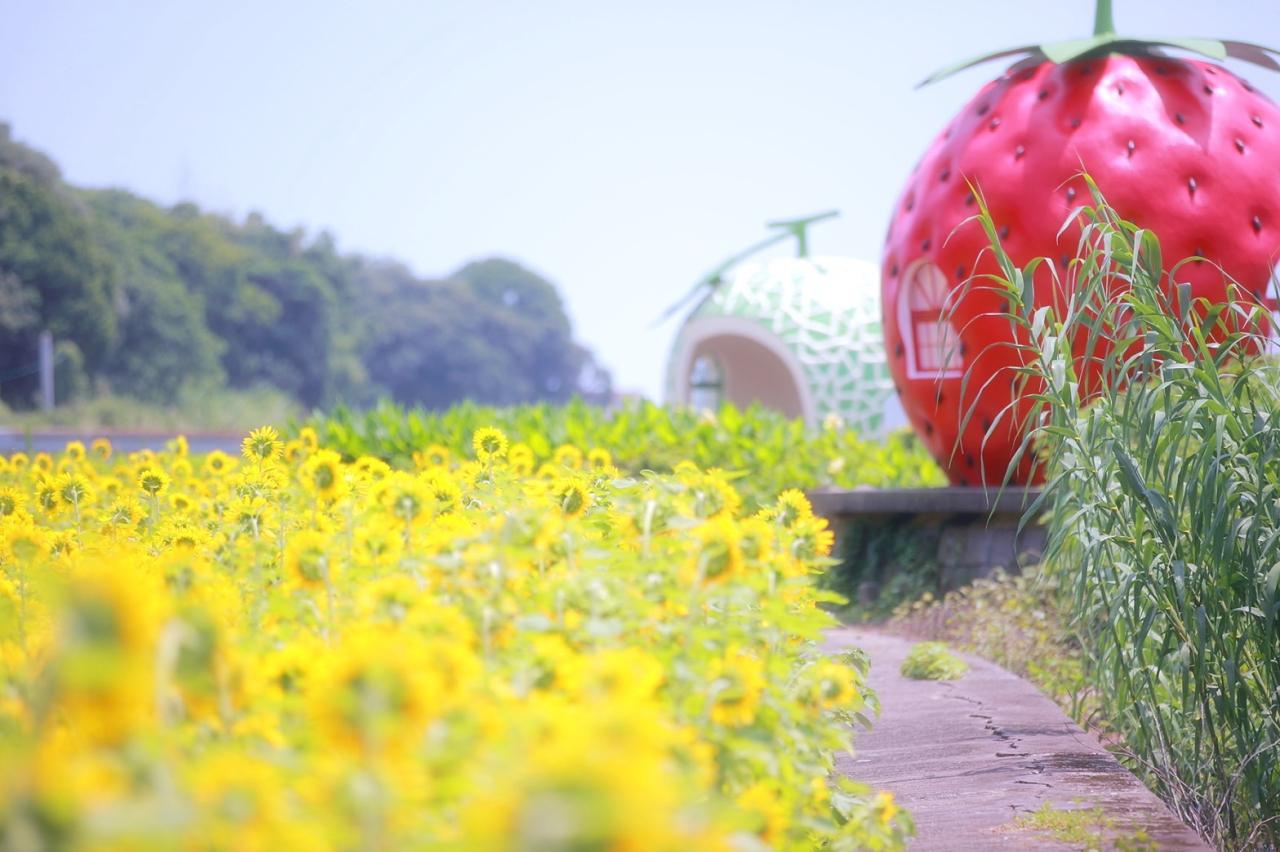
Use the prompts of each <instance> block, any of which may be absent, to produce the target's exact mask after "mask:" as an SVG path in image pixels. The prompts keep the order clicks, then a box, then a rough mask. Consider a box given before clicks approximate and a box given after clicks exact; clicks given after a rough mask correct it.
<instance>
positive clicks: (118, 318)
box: [0, 124, 609, 408]
mask: <svg viewBox="0 0 1280 852" xmlns="http://www.w3.org/2000/svg"><path fill="white" fill-rule="evenodd" d="M44 328H50V329H52V330H53V332H54V335H55V338H56V339H57V340H59V341H64V342H66V343H67V344H69V345H70V346H72V347H74V352H73V353H72V356H71V357H70V360H69V361H67V360H64V361H59V363H58V369H59V370H60V371H62V370H64V369H65V370H73V371H74V370H76V367H75V358H74V354H75V353H78V354H79V355H80V356H81V357H80V359H79V360H80V362H81V364H80V367H81V369H79V370H78V371H76V372H75V374H74V375H72V376H69V377H68V382H66V383H64V384H67V386H68V387H73V388H78V389H79V391H78V392H80V393H84V392H87V389H88V388H89V387H91V386H92V387H95V388H105V389H106V390H107V391H109V392H111V393H115V394H123V395H127V396H131V397H135V398H137V399H139V400H142V401H145V402H150V403H168V402H170V401H172V400H173V399H174V398H175V397H176V396H178V395H179V394H181V393H184V392H185V391H187V390H188V389H190V388H192V387H198V388H203V389H211V388H217V387H222V386H224V385H229V386H230V387H231V388H234V389H238V390H245V389H249V388H254V387H259V386H263V385H268V386H270V387H273V388H277V389H279V390H280V391H283V392H284V393H287V394H288V395H289V396H291V397H292V398H293V399H295V400H297V402H298V403H300V404H301V405H303V406H306V407H318V406H326V405H330V404H333V403H334V402H337V401H346V402H349V403H352V404H356V405H364V404H369V403H372V402H373V401H374V400H376V399H377V398H378V397H380V396H383V395H387V394H389V395H391V396H392V397H394V398H395V399H397V400H399V401H401V402H403V403H406V404H418V405H424V406H427V407H429V408H445V407H447V406H449V405H452V404H453V403H456V402H459V401H461V400H462V399H477V400H480V401H484V402H488V403H494V404H504V405H505V404H515V403H520V402H529V401H534V400H542V399H545V400H552V401H558V402H563V401H565V400H567V399H569V398H570V397H571V396H573V395H574V394H579V393H580V394H584V395H588V396H590V395H593V394H594V395H595V396H597V397H607V396H608V393H609V379H608V374H607V372H605V371H604V370H602V369H601V368H600V367H599V366H598V365H596V364H595V362H594V360H593V359H592V358H591V355H590V353H588V352H587V351H586V350H584V349H583V348H582V347H580V346H578V345H577V344H576V343H574V342H573V339H572V330H571V328H570V324H569V320H568V317H567V316H566V314H565V312H564V307H563V305H562V304H561V302H560V297H559V295H558V294H557V293H556V290H555V288H554V286H552V285H551V284H550V283H548V282H547V281H545V280H543V279H542V278H540V277H539V276H537V275H535V274H534V273H532V272H530V271H528V270H526V269H523V268H522V267H520V266H518V265H517V264H514V263H511V262H510V261H505V260H488V261H481V262H478V263H472V264H469V265H467V266H466V267H464V268H463V269H461V270H459V271H458V273H456V274H455V275H454V276H452V277H451V278H449V279H446V280H444V281H428V280H423V279H421V278H418V277H416V276H414V275H413V274H412V273H410V272H409V271H408V270H406V269H405V268H404V267H403V266H400V265H397V264H393V263H386V262H380V261H373V260H369V259H366V258H362V257H359V256H351V255H342V254H340V253H339V252H338V250H337V248H336V246H335V245H334V242H333V240H332V239H331V238H330V237H329V236H328V235H327V234H320V235H318V236H316V237H308V236H307V235H306V234H305V233H303V232H302V231H301V230H293V231H282V230H279V229H277V228H274V227H272V226H271V225H269V224H267V223H266V222H265V221H264V220H263V218H262V217H261V216H259V215H256V214H253V215H250V216H249V217H247V218H246V219H245V220H244V221H243V222H236V221H233V220H231V219H229V218H227V217H224V216H217V215H213V214H210V213H205V212H202V211H201V210H200V209H199V208H198V207H196V206H195V205H194V204H178V205H176V206H174V207H172V208H164V207H161V206H159V205H156V204H153V203H152V202H149V201H147V200H145V199H142V198H139V197H137V196H135V195H133V194H131V193H129V192H125V191H122V190H92V191H89V190H76V189H74V188H73V187H70V186H67V185H66V184H64V183H63V182H62V180H61V176H60V175H59V174H58V170H57V167H56V166H55V165H54V164H53V163H52V161H50V160H49V159H48V158H47V157H45V156H43V155H42V154H40V153H39V152H37V151H34V150H32V149H30V148H27V147H26V146H23V145H20V144H18V143H16V142H13V141H12V139H11V138H10V135H9V129H8V126H7V125H3V124H0V368H3V369H12V368H15V367H16V368H19V369H21V368H23V367H25V366H28V365H33V364H34V362H35V360H36V344H35V340H36V336H37V335H38V334H39V332H40V330H41V329H44ZM68 351H71V350H68ZM35 385H36V380H35V378H34V377H32V376H23V377H17V378H11V379H10V380H8V381H5V382H4V384H3V385H0V399H3V401H4V402H5V403H7V404H8V405H10V406H12V407H14V408H25V407H29V406H31V405H32V404H33V402H34V393H35ZM60 399H65V397H60Z"/></svg>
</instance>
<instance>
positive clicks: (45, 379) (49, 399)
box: [40, 329, 53, 411]
mask: <svg viewBox="0 0 1280 852" xmlns="http://www.w3.org/2000/svg"><path fill="white" fill-rule="evenodd" d="M40 410H41V411H53V332H52V331H49V330H48V329H45V330H44V331H42V332H40Z"/></svg>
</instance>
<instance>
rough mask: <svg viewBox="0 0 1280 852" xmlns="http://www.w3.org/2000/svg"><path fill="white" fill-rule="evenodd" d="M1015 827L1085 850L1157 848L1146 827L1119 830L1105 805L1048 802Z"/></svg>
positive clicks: (1151, 851) (1148, 850) (1142, 850)
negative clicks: (1060, 805) (1069, 805)
mask: <svg viewBox="0 0 1280 852" xmlns="http://www.w3.org/2000/svg"><path fill="white" fill-rule="evenodd" d="M1010 829H1011V830H1023V831H1035V832H1043V833H1046V834H1048V835H1049V836H1050V837H1052V838H1053V839H1054V840H1056V841H1058V842H1059V843H1067V844H1070V845H1071V846H1072V847H1074V848H1076V849H1079V850H1081V852H1094V850H1102V849H1115V850H1118V852H1154V850H1155V849H1156V845H1155V843H1154V842H1153V841H1152V840H1151V838H1150V837H1149V836H1148V835H1147V833H1146V832H1145V831H1142V830H1141V829H1139V830H1138V831H1135V832H1132V833H1130V834H1120V835H1117V834H1115V829H1116V821H1115V820H1114V819H1112V818H1111V817H1108V816H1107V815H1106V814H1105V813H1104V812H1103V810H1102V808H1097V807H1094V808H1068V809H1063V808H1056V807H1054V805H1053V803H1052V802H1045V803H1044V804H1043V805H1041V806H1040V807H1039V808H1038V809H1037V810H1034V811H1032V812H1031V813H1028V814H1023V815H1022V816H1019V817H1018V818H1017V819H1015V820H1014V821H1013V822H1012V823H1011V824H1010Z"/></svg>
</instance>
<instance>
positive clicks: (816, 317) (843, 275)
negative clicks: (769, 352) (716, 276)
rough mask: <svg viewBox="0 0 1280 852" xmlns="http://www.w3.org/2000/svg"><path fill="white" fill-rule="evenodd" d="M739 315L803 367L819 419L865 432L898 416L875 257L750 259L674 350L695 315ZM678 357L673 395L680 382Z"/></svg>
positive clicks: (707, 301) (671, 386) (702, 307)
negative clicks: (871, 260) (872, 261)
mask: <svg viewBox="0 0 1280 852" xmlns="http://www.w3.org/2000/svg"><path fill="white" fill-rule="evenodd" d="M718 316H727V317H740V318H743V319H748V320H751V321H752V322H754V323H756V324H757V325H760V326H762V327H763V328H765V329H767V330H768V331H770V332H772V333H773V334H774V335H776V336H777V337H778V338H780V339H781V340H782V342H783V343H784V344H785V345H786V347H787V348H788V349H790V351H791V352H792V353H794V354H795V356H796V359H797V360H798V361H799V362H800V364H801V366H802V367H803V370H804V373H805V377H806V378H807V379H808V382H809V389H810V393H811V395H812V396H813V401H814V404H815V407H816V408H817V413H818V418H819V420H827V419H829V418H831V417H832V415H834V416H836V417H839V418H840V420H842V421H843V423H844V425H846V426H848V427H850V428H852V429H855V430H857V431H858V432H860V433H862V434H867V435H871V434H878V433H880V432H881V431H882V430H883V429H885V428H887V427H893V426H897V425H899V423H897V422H889V423H886V422H885V419H886V417H885V415H886V411H889V412H890V418H889V419H890V420H891V421H896V420H898V419H899V417H895V416H894V413H895V412H897V411H899V410H900V409H899V408H898V404H897V393H896V391H895V390H894V387H893V378H892V377H891V376H890V374H889V365H888V362H887V359H886V355H885V349H884V334H883V331H882V330H881V325H880V322H881V318H880V276H879V271H878V270H877V269H876V268H875V267H874V266H873V265H871V264H869V263H866V262H864V261H858V260H852V259H849V258H838V257H822V258H782V259H775V260H769V261H761V262H755V263H750V264H745V265H743V266H742V267H741V268H740V269H739V271H738V273H737V274H736V275H735V276H734V277H733V279H732V280H730V281H726V282H725V283H723V284H721V285H720V286H719V287H718V288H716V290H715V291H713V292H712V293H711V294H710V295H709V296H708V297H707V298H706V299H704V300H703V302H702V303H701V304H700V305H699V306H698V308H697V309H696V310H695V311H694V312H693V314H691V315H690V317H689V320H686V325H685V327H683V328H681V330H680V333H679V335H678V336H677V338H676V344H675V348H674V349H673V353H676V352H680V351H681V350H682V349H683V347H684V345H685V343H686V341H687V334H686V330H687V328H688V322H689V321H692V320H693V319H695V318H701V317H718ZM671 370H674V358H673V359H672V365H671V367H669V375H668V398H671V396H672V392H673V390H674V387H675V376H674V375H671V374H670V371H671Z"/></svg>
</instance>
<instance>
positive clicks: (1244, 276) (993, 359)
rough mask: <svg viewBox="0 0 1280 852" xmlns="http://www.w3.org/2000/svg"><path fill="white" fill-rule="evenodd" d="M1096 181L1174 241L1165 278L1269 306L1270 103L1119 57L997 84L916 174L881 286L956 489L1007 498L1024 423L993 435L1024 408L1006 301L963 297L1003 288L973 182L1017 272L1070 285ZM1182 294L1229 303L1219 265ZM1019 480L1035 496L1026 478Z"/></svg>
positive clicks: (1199, 69)
mask: <svg viewBox="0 0 1280 852" xmlns="http://www.w3.org/2000/svg"><path fill="white" fill-rule="evenodd" d="M1082 169H1083V170H1085V171H1088V173H1089V174H1090V175H1092V177H1093V178H1094V179H1095V180H1096V181H1097V183H1098V186H1099V189H1100V190H1101V191H1102V193H1103V194H1104V195H1105V196H1106V198H1107V200H1108V202H1109V203H1110V204H1112V205H1113V206H1114V207H1115V208H1116V210H1117V211H1118V212H1119V213H1120V215H1122V216H1124V217H1125V218H1127V219H1129V220H1131V221H1134V222H1136V223H1138V224H1139V225H1141V226H1143V227H1146V228H1149V229H1151V230H1152V231H1154V232H1155V233H1156V234H1157V235H1158V236H1159V238H1160V242H1161V246H1162V249H1163V253H1164V257H1165V258H1166V261H1167V262H1174V261H1177V260H1180V259H1182V258H1185V257H1188V256H1191V255H1195V254H1199V255H1203V256H1204V257H1207V258H1209V259H1210V260H1213V261H1215V262H1217V263H1219V264H1221V266H1222V267H1223V268H1224V269H1225V270H1226V271H1227V272H1228V273H1229V274H1230V275H1231V276H1232V277H1234V278H1235V279H1236V280H1237V281H1238V282H1240V284H1241V285H1243V286H1244V287H1245V288H1246V289H1247V290H1248V291H1249V292H1252V293H1254V294H1255V295H1257V296H1258V297H1259V298H1262V297H1264V296H1265V295H1269V294H1267V288H1268V284H1269V281H1270V278H1271V272H1272V267H1273V265H1274V264H1275V262H1276V261H1277V260H1278V259H1280V109H1277V107H1276V105H1275V104H1274V103H1273V102H1272V101H1271V100H1270V99H1268V98H1267V97H1266V96H1265V95H1263V94H1261V93H1260V92H1257V91H1255V90H1253V89H1252V87H1250V86H1249V85H1248V84H1247V83H1246V82H1244V81H1243V80H1241V79H1240V78H1238V77H1236V76H1235V75H1234V74H1232V73H1231V72H1229V71H1227V70H1226V69H1224V68H1222V67H1220V66H1215V65H1213V64H1211V63H1207V62H1198V61H1184V60H1175V59H1166V58H1146V57H1143V58H1138V57H1130V56H1120V55H1115V56H1110V57H1107V58H1104V59H1093V60H1089V61H1076V62H1072V63H1068V64H1066V65H1054V64H1052V63H1048V62H1046V63H1043V64H1041V65H1040V66H1038V67H1037V68H1035V69H1031V70H1028V71H1024V72H1022V73H1020V74H1018V75H1016V76H1013V77H1010V76H1005V77H1002V78H1000V79H998V80H995V81H992V82H991V83H988V84H987V85H986V86H984V87H983V88H982V90H981V91H980V92H979V93H978V95H977V97H975V98H974V99H973V100H972V101H970V102H969V104H968V105H966V106H965V108H964V109H963V110H962V111H961V112H960V114H959V115H958V116H957V117H956V118H955V119H953V121H952V122H951V124H950V126H949V127H947V128H946V130H944V131H943V133H942V134H941V135H939V136H938V137H937V138H936V139H935V140H934V141H933V143H932V144H931V145H930V146H929V149H928V151H927V152H926V153H925V155H924V157H923V158H922V159H921V161H920V163H919V164H918V166H917V167H916V169H915V171H914V172H913V173H912V175H911V178H910V180H909V181H908V183H907V186H906V189H905V190H904V192H903V194H902V197H901V198H900V199H899V200H898V203H897V205H896V207H895V208H894V214H893V219H892V222H891V225H890V230H889V235H888V238H887V241H886V244H885V250H884V257H883V268H882V279H881V280H882V282H883V283H882V285H881V286H882V289H883V300H882V302H883V310H884V320H885V345H886V347H887V349H888V352H889V362H890V366H891V369H892V372H893V377H894V381H895V383H896V384H897V387H898V392H899V394H900V395H901V397H902V403H903V407H904V408H905V410H906V412H907V416H908V417H909V418H910V420H911V423H912V425H913V426H914V427H915V429H916V431H917V433H919V435H920V436H921V438H922V439H923V440H924V442H925V443H926V445H928V447H929V448H930V450H931V451H932V453H933V454H934V456H935V457H936V458H938V460H939V461H940V462H941V463H942V464H943V466H944V467H945V468H946V469H947V472H948V474H949V476H950V477H951V479H952V481H953V482H956V483H957V484H976V483H978V482H980V481H983V480H985V481H987V482H998V481H999V480H1000V479H1001V477H1002V476H1003V474H1004V471H1005V470H1006V468H1007V466H1008V464H1009V462H1010V460H1011V459H1012V457H1013V454H1014V451H1015V449H1016V447H1017V446H1018V444H1019V443H1020V440H1021V437H1020V434H1019V432H1018V431H1017V429H1016V428H1014V427H1013V421H1012V420H1011V419H1009V420H1007V422H1008V426H1001V425H998V426H996V428H995V429H994V430H992V431H990V434H989V435H988V434H987V433H988V427H990V425H991V424H992V423H999V420H998V418H999V415H1000V412H1001V411H1002V410H1004V409H1005V408H1006V406H1008V405H1009V403H1010V401H1011V399H1012V395H1013V392H1012V383H1011V381H1010V374H1009V372H1008V368H1011V367H1013V366H1016V364H1017V363H1018V362H1017V356H1016V353H1015V352H1013V351H1012V350H1011V349H1010V348H1008V347H1006V346H1000V345H999V344H1000V343H1001V342H1008V341H1012V340H1013V337H1012V332H1011V330H1010V326H1009V323H1008V321H1007V320H1005V319H1002V318H1000V317H999V316H997V315H996V314H998V313H999V312H1000V311H1001V310H1002V309H1003V299H1002V297H1001V296H1000V295H999V294H998V293H995V292H992V291H990V290H984V289H983V288H982V287H981V285H980V284H978V283H976V282H973V283H970V284H968V285H967V288H966V283H965V282H969V281H970V279H971V277H972V276H973V275H974V274H975V273H977V274H982V273H996V272H998V268H997V267H996V264H995V261H994V259H993V258H992V257H991V256H990V252H989V249H988V246H987V241H986V238H985V235H984V234H983V231H982V229H981V227H980V226H979V224H978V223H977V222H972V221H971V222H968V223H967V224H962V223H965V220H967V219H969V218H970V217H971V216H973V215H974V214H975V213H976V212H977V205H976V204H975V203H974V201H973V199H972V197H971V195H970V190H969V186H968V185H967V183H966V181H967V180H968V181H972V182H974V183H975V184H977V185H978V186H979V187H980V189H981V191H982V194H983V196H984V198H985V199H986V201H987V204H988V205H989V207H990V209H991V213H992V215H993V217H994V219H995V222H996V224H997V225H999V226H1001V229H1002V232H1003V239H1002V243H1003V245H1004V247H1005V249H1006V251H1008V252H1009V254H1010V256H1011V258H1012V259H1013V261H1014V262H1015V263H1018V264H1019V265H1023V264H1026V263H1027V262H1029V261H1030V260H1031V259H1033V258H1035V257H1041V256H1043V257H1049V258H1054V259H1056V262H1057V263H1058V264H1059V267H1058V269H1059V272H1060V273H1061V272H1063V271H1065V263H1066V261H1067V260H1068V259H1069V258H1070V257H1072V256H1073V255H1074V254H1075V248H1076V242H1077V239H1078V237H1079V231H1078V229H1071V230H1068V231H1066V232H1065V233H1063V235H1062V236H1061V237H1060V238H1059V237H1058V236H1057V234H1058V231H1059V230H1060V229H1061V227H1062V224H1063V222H1064V221H1065V219H1066V217H1067V215H1068V212H1069V211H1070V210H1071V209H1072V208H1073V207H1075V206H1077V205H1079V204H1081V203H1084V202H1086V201H1087V200H1088V197H1089V196H1088V190H1087V189H1086V187H1085V186H1084V183H1083V181H1082V180H1080V179H1079V178H1078V177H1077V175H1078V174H1079V173H1080V171H1081V170H1082ZM984 250H986V251H984ZM921 270H927V271H925V272H921ZM1179 280H1182V281H1189V282H1190V283H1191V285H1192V292H1193V294H1194V295H1195V296H1197V297H1199V296H1204V297H1208V298H1210V299H1213V300H1222V299H1224V298H1225V294H1226V282H1225V281H1224V280H1223V277H1222V275H1221V273H1220V272H1219V271H1218V270H1217V269H1215V268H1214V267H1213V266H1212V265H1211V264H1208V263H1203V264H1196V265H1193V266H1187V267H1184V268H1183V270H1181V271H1180V273H1179ZM1050 289H1051V281H1050V279H1049V277H1048V276H1042V277H1038V278H1037V280H1036V301H1037V303H1038V304H1046V303H1047V300H1048V298H1049V295H1050ZM939 294H942V295H939ZM947 298H950V299H951V300H952V301H953V302H954V304H955V306H956V307H955V310H954V312H952V313H951V316H952V319H953V322H952V325H953V326H954V328H953V330H951V331H948V332H945V333H943V332H942V331H941V329H944V328H945V325H942V326H940V325H939V322H938V312H939V308H940V307H942V306H941V305H939V304H937V303H939V302H941V301H943V300H944V299H947ZM951 304H952V302H947V303H946V308H945V309H944V310H947V311H950V307H951ZM948 334H950V335H954V337H953V338H951V339H950V340H948V339H947V335H948ZM940 337H941V347H940V345H939V338H940ZM940 348H941V349H945V350H947V351H950V352H951V353H952V358H951V360H950V361H949V362H948V361H945V360H942V359H941V357H940V355H939V349H940ZM940 366H941V368H940ZM966 371H970V375H971V378H970V379H969V381H968V384H967V386H966V387H965V389H964V390H965V394H964V399H961V390H962V387H961V385H962V378H961V377H962V375H963V374H964V373H965V372H966ZM980 388H981V390H980ZM975 399H976V401H977V405H976V407H974V408H973V411H974V413H973V415H972V419H971V420H970V421H969V422H968V424H967V425H966V426H965V429H964V432H963V435H962V434H961V430H960V425H961V418H962V417H963V415H964V412H965V411H967V410H969V408H970V407H971V406H972V404H973V402H974V401H975ZM1006 418H1008V415H1006ZM984 435H987V438H986V444H985V447H984V445H983V438H984ZM1020 473H1021V475H1020V479H1021V480H1024V481H1025V479H1026V478H1027V475H1028V471H1027V469H1026V467H1025V465H1024V467H1023V469H1022V471H1021V472H1020Z"/></svg>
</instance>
